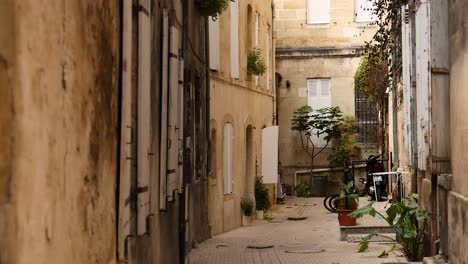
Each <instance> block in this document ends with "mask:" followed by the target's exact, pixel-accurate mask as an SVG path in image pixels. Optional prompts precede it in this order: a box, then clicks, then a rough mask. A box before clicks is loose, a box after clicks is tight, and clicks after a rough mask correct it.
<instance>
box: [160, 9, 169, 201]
mask: <svg viewBox="0 0 468 264" xmlns="http://www.w3.org/2000/svg"><path fill="white" fill-rule="evenodd" d="M162 28H163V30H162V71H161V79H162V82H161V86H162V87H161V134H160V136H161V145H160V146H159V158H160V159H159V209H161V210H165V209H166V196H167V178H166V171H167V125H168V115H167V113H168V97H169V95H168V92H169V88H168V87H169V14H168V11H167V10H164V11H163V27H162Z"/></svg>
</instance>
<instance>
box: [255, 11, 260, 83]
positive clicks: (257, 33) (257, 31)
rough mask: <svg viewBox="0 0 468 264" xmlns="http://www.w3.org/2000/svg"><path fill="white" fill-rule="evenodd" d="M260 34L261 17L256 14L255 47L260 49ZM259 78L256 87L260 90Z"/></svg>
mask: <svg viewBox="0 0 468 264" xmlns="http://www.w3.org/2000/svg"><path fill="white" fill-rule="evenodd" d="M259 34H260V15H259V14H258V13H256V14H255V47H257V48H258V37H259ZM259 80H260V77H259V76H255V87H257V89H258V85H259Z"/></svg>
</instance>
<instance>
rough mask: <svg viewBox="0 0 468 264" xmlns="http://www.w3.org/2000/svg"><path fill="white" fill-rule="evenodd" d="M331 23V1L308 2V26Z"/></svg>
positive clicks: (315, 0)
mask: <svg viewBox="0 0 468 264" xmlns="http://www.w3.org/2000/svg"><path fill="white" fill-rule="evenodd" d="M324 23H330V0H307V24H324Z"/></svg>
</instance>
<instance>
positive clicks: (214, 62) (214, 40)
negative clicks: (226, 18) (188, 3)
mask: <svg viewBox="0 0 468 264" xmlns="http://www.w3.org/2000/svg"><path fill="white" fill-rule="evenodd" d="M208 24H209V36H210V69H212V70H215V71H217V70H219V18H218V19H216V20H214V21H213V19H212V18H211V17H209V18H208Z"/></svg>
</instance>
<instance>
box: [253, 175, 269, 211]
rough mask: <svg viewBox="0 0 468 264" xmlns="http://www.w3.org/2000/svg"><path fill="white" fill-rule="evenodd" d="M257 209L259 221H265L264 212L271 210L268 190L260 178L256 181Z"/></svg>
mask: <svg viewBox="0 0 468 264" xmlns="http://www.w3.org/2000/svg"><path fill="white" fill-rule="evenodd" d="M255 207H256V209H257V219H263V211H265V210H267V209H268V208H270V198H269V194H268V189H267V188H266V187H265V186H264V185H263V182H262V179H260V178H257V179H256V180H255Z"/></svg>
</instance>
